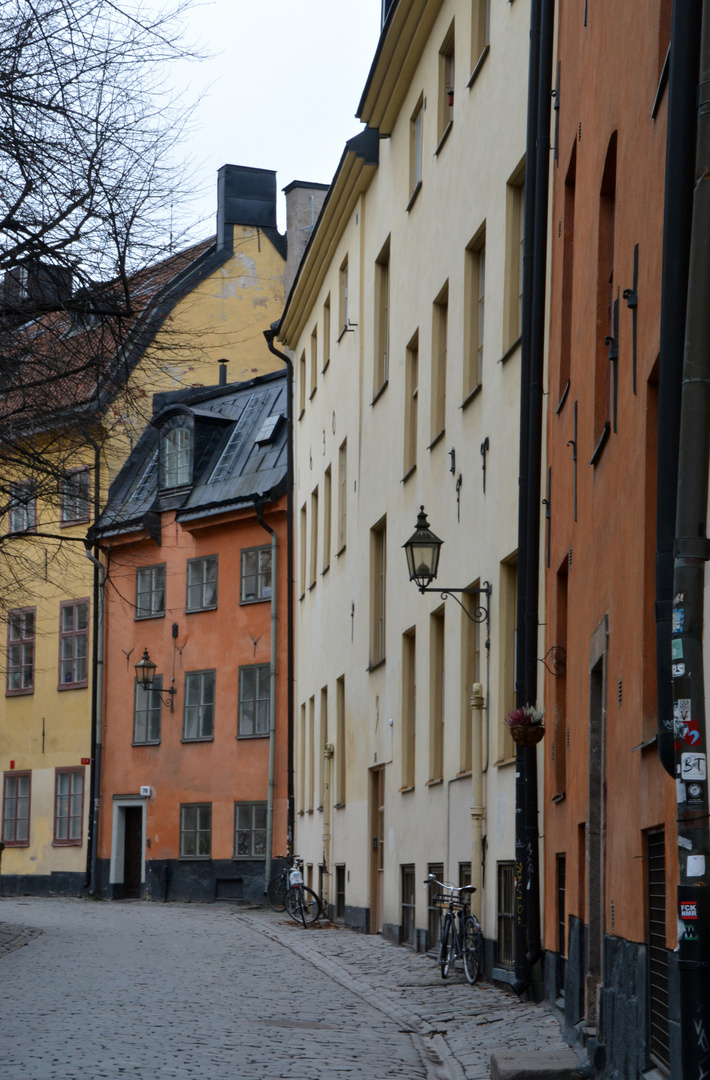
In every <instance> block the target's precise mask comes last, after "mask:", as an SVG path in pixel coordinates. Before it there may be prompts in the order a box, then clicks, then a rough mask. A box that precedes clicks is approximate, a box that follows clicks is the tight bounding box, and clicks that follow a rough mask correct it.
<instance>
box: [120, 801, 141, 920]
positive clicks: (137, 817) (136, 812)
mask: <svg viewBox="0 0 710 1080" xmlns="http://www.w3.org/2000/svg"><path fill="white" fill-rule="evenodd" d="M123 813H124V814H125V837H124V847H123V898H124V900H138V899H139V898H140V894H141V870H142V869H143V808H142V807H140V806H127V807H126V808H125V810H124V811H123Z"/></svg>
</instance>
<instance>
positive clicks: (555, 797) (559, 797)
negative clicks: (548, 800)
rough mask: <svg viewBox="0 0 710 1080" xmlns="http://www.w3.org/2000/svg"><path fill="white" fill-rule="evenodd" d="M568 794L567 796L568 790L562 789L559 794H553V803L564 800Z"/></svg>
mask: <svg viewBox="0 0 710 1080" xmlns="http://www.w3.org/2000/svg"><path fill="white" fill-rule="evenodd" d="M566 796H567V792H566V791H561V792H560V794H559V795H553V796H552V802H553V803H561V802H564V800H565V798H566Z"/></svg>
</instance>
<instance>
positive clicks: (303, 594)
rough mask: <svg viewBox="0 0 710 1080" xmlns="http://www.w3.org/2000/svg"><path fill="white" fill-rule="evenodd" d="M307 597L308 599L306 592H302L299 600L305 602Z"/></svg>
mask: <svg viewBox="0 0 710 1080" xmlns="http://www.w3.org/2000/svg"><path fill="white" fill-rule="evenodd" d="M305 597H306V594H305V593H304V592H302V593H301V595H300V596H299V598H298V599H299V600H305Z"/></svg>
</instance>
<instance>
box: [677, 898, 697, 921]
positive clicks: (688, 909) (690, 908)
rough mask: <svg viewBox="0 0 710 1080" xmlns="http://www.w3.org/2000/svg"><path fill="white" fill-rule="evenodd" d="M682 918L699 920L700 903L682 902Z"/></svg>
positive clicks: (694, 901) (692, 901)
mask: <svg viewBox="0 0 710 1080" xmlns="http://www.w3.org/2000/svg"><path fill="white" fill-rule="evenodd" d="M680 917H681V919H697V917H698V901H697V900H681V902H680Z"/></svg>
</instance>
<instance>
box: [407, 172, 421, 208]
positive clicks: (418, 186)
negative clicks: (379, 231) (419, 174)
mask: <svg viewBox="0 0 710 1080" xmlns="http://www.w3.org/2000/svg"><path fill="white" fill-rule="evenodd" d="M421 190H422V182H421V180H417V183H416V184H415V186H414V191H413V192H412V194H411V195H410V196H409V202H408V203H407V205H406V207H405V213H407V214H408V213H409V211H410V210H411V209H412V207H413V206H414V204H415V202H416V201H417V195H418V194H419V192H420V191H421Z"/></svg>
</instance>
